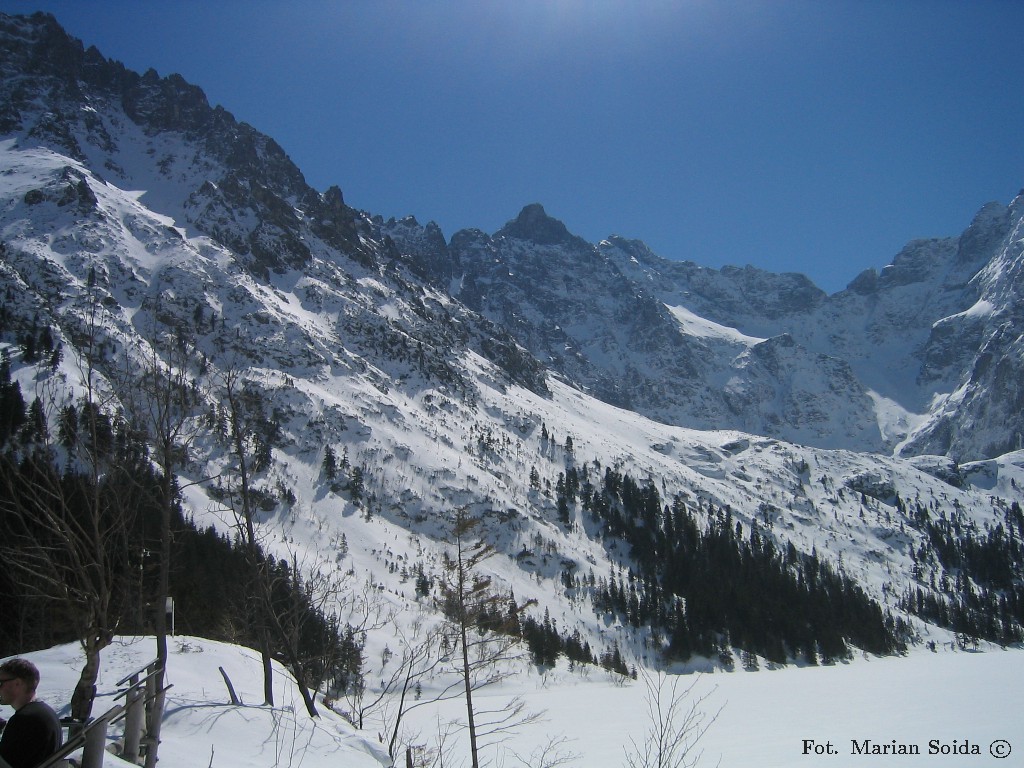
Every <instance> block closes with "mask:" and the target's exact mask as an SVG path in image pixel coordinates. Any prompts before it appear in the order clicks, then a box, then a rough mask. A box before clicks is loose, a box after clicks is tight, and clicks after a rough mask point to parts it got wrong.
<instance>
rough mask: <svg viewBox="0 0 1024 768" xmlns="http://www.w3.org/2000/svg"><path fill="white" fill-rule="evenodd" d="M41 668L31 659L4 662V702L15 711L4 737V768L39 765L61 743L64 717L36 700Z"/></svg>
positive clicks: (0, 740) (0, 751)
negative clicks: (61, 721)
mask: <svg viewBox="0 0 1024 768" xmlns="http://www.w3.org/2000/svg"><path fill="white" fill-rule="evenodd" d="M38 686H39V670H38V669H37V668H36V665H35V664H33V663H32V662H31V661H29V660H28V659H8V660H7V661H5V662H3V663H2V664H0V704H6V705H7V706H9V707H11V708H12V709H13V710H14V714H13V715H11V719H10V720H8V721H7V725H6V726H5V727H4V731H3V735H2V736H0V768H35V766H37V765H39V764H40V763H42V762H43V761H44V760H45V759H46V758H47V757H49V756H50V755H52V754H53V753H54V752H56V751H57V749H58V748H59V747H60V745H61V741H62V738H61V730H60V720H59V719H58V717H57V713H56V712H54V711H53V709H52V708H51V707H50V706H49V705H48V704H46V703H45V702H42V701H39V700H38V699H36V688H37V687H38Z"/></svg>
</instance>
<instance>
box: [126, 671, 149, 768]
mask: <svg viewBox="0 0 1024 768" xmlns="http://www.w3.org/2000/svg"><path fill="white" fill-rule="evenodd" d="M129 686H130V687H129V689H128V694H127V696H126V697H125V709H126V714H125V719H124V753H123V757H124V759H125V760H127V761H128V762H130V763H137V762H138V761H139V743H140V741H141V739H142V729H143V726H144V725H145V717H146V700H145V697H144V696H143V693H142V691H141V690H140V687H139V675H138V673H136V674H134V675H132V677H131V681H130V683H129Z"/></svg>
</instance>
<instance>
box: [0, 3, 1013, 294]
mask: <svg viewBox="0 0 1024 768" xmlns="http://www.w3.org/2000/svg"><path fill="white" fill-rule="evenodd" d="M0 10H2V11H4V12H8V13H28V12H31V11H34V10H46V11H49V12H52V13H53V14H54V15H55V16H56V17H57V19H58V20H59V21H60V22H61V23H62V24H63V25H64V26H65V28H67V29H68V31H69V32H70V33H71V34H72V35H74V36H76V37H79V38H81V39H82V40H83V41H84V42H85V43H86V45H90V44H94V45H96V46H97V48H99V49H100V51H101V52H102V53H103V54H104V55H106V56H107V57H109V58H113V59H117V60H120V61H122V62H124V64H125V65H126V66H128V67H130V68H132V69H135V70H138V71H144V70H145V69H147V68H149V67H153V68H155V69H156V70H157V71H158V72H159V73H160V74H162V75H167V74H170V73H172V72H177V73H180V74H181V75H183V76H184V77H185V78H186V79H187V80H189V81H190V82H193V83H195V84H196V85H199V86H200V87H201V88H203V90H204V91H205V92H206V94H207V96H208V97H209V99H210V101H211V102H212V103H215V104H221V105H223V106H224V107H225V108H226V109H228V110H229V111H231V112H232V113H233V114H234V115H235V117H236V118H238V119H239V120H244V121H246V122H248V123H251V124H252V125H253V126H255V127H256V128H257V129H259V130H261V131H263V132H265V133H267V134H269V135H270V136H272V137H273V138H274V139H276V140H277V141H278V143H279V144H281V146H282V147H284V149H285V151H286V152H287V153H288V154H289V155H290V156H291V158H292V159H293V160H294V161H295V162H296V164H297V165H298V166H299V167H300V168H301V169H302V171H303V173H304V174H305V176H306V179H307V180H308V181H309V182H310V184H312V185H313V186H314V187H316V188H317V189H320V190H323V189H326V187H328V186H330V185H331V184H337V185H339V186H340V187H341V189H342V191H343V192H344V194H345V199H346V202H348V203H349V204H350V205H352V206H354V207H357V208H361V209H364V210H367V211H370V212H371V213H377V214H381V215H383V216H385V217H389V216H396V217H401V216H404V215H407V214H412V215H415V216H416V217H417V218H418V219H419V220H420V221H421V222H426V221H429V220H434V221H436V222H438V224H440V225H441V228H442V229H443V230H444V232H445V234H446V235H447V236H449V237H450V236H451V235H452V233H454V232H455V231H456V230H458V229H461V228H463V227H477V228H480V229H483V230H485V231H488V232H493V231H495V230H496V229H498V228H500V227H501V226H502V225H503V224H504V223H505V222H506V221H508V220H509V219H511V218H514V217H515V215H516V214H517V213H518V212H519V210H520V208H521V207H522V206H523V205H526V204H528V203H533V202H539V203H542V204H543V205H544V207H545V208H546V210H547V211H548V213H549V214H550V215H552V216H555V217H556V218H559V219H561V220H562V221H564V222H565V224H566V226H567V227H568V228H569V229H570V230H571V231H572V232H574V233H576V234H579V235H581V236H583V237H585V238H586V239H588V240H590V241H592V242H597V241H598V240H600V239H602V238H603V237H606V236H607V235H609V234H619V235H623V236H625V237H631V238H639V239H641V240H644V241H645V242H646V243H647V244H648V245H649V246H650V247H651V248H652V249H653V250H654V251H655V252H656V253H658V254H660V255H661V256H664V257H666V258H672V259H689V260H692V261H695V262H697V263H699V264H704V265H707V266H713V267H719V266H722V265H725V264H735V265H740V266H742V265H745V264H753V265H755V266H758V267H761V268H764V269H768V270H771V271H776V272H785V271H796V272H803V273H805V274H807V275H809V276H810V277H811V278H812V279H813V280H814V281H815V282H816V283H817V284H818V285H819V286H821V287H822V288H824V289H826V290H828V291H836V290H840V289H841V288H843V287H844V286H845V285H846V283H848V282H849V281H850V280H852V279H853V278H854V277H855V276H856V275H857V274H858V273H859V272H860V271H861V270H863V269H865V268H867V267H876V268H880V267H882V266H884V265H885V264H887V263H889V261H891V259H892V257H893V256H894V255H895V254H896V253H897V252H898V251H899V249H900V248H901V247H902V246H903V245H904V244H905V243H906V242H907V241H908V240H910V239H912V238H917V237H932V236H946V235H955V234H959V232H960V231H962V230H963V229H964V228H965V227H966V226H967V225H968V224H969V223H970V220H971V218H972V216H973V215H974V213H975V212H976V211H977V210H978V209H979V208H980V207H981V206H982V205H983V204H984V203H986V202H988V201H990V200H997V201H1000V202H1003V203H1007V202H1009V201H1010V200H1011V199H1012V198H1013V197H1014V196H1015V195H1016V194H1017V192H1018V191H1019V190H1020V189H1021V188H1022V187H1024V140H1022V136H1024V134H1022V129H1024V64H1022V61H1024V59H1022V57H1021V50H1022V48H1021V40H1022V38H1024V3H1022V2H1019V1H1018V0H971V2H964V1H961V0H929V1H927V2H926V1H925V0H902V1H895V0H889V1H887V2H875V1H874V0H850V1H849V2H844V1H841V0H808V1H806V2H802V1H798V0H745V1H743V2H740V1H739V0H717V1H712V0H678V1H677V2H664V1H662V0H649V1H648V2H641V1H638V0H635V1H634V2H626V0H591V1H590V2H584V0H545V1H543V2H542V1H541V0H510V1H509V2H488V0H475V1H474V2H463V0H450V1H448V2H437V1H434V0H416V1H415V2H414V1H413V0H409V1H408V2H394V1H390V0H349V1H348V2H346V1H345V0H333V1H331V2H328V1H327V0H316V1H314V0H291V2H266V1H263V0H246V1H245V2H235V1H233V0H215V1H214V2H209V0H203V1H202V2H199V1H196V0H177V1H176V2H169V1H168V2H164V1H162V0H145V1H143V0H103V2H98V1H96V2H94V1H93V0H65V1H64V2H52V1H50V2H47V1H45V0H39V1H38V2H21V1H20V0H0Z"/></svg>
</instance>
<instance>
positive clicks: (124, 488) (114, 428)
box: [0, 301, 148, 720]
mask: <svg viewBox="0 0 1024 768" xmlns="http://www.w3.org/2000/svg"><path fill="white" fill-rule="evenodd" d="M98 312H99V309H98V302H96V301H91V302H90V304H89V306H88V307H87V310H86V322H85V331H84V332H83V333H82V336H83V338H82V339H81V340H80V342H79V345H78V348H79V349H80V350H81V352H80V354H79V357H78V368H79V372H80V381H79V382H78V385H79V388H80V391H81V396H80V397H79V399H78V400H77V402H70V401H64V402H62V401H61V399H60V395H59V394H58V389H59V387H58V386H57V384H56V383H54V384H53V386H52V387H50V388H49V391H47V392H41V393H40V396H39V397H37V399H38V401H39V402H40V403H41V404H42V408H43V412H42V414H41V415H40V424H39V425H38V429H37V434H36V435H35V439H34V443H33V444H32V445H29V446H24V447H23V448H22V450H21V451H20V453H19V452H13V453H11V452H9V453H7V454H5V455H4V456H3V457H2V459H0V519H2V521H3V534H2V536H0V539H2V542H0V547H2V554H3V561H4V565H5V567H7V568H8V570H9V572H10V575H11V577H12V578H13V579H14V581H15V582H16V584H17V586H18V588H19V589H20V590H22V591H23V593H24V594H25V595H26V597H33V598H36V599H40V600H42V601H45V602H48V603H50V604H52V605H54V606H55V607H56V608H57V610H58V611H59V615H60V616H61V617H62V618H63V619H64V620H65V621H67V622H68V624H69V625H70V627H71V628H72V629H73V631H74V632H75V634H76V635H77V637H78V638H79V641H80V642H81V645H82V649H83V651H84V653H85V664H84V666H83V668H82V671H81V675H80V678H79V680H78V683H77V685H76V686H75V690H74V693H73V695H72V699H71V715H72V717H74V718H76V719H79V720H85V719H87V718H88V717H89V715H90V713H91V712H92V704H93V699H94V698H95V694H96V678H97V675H98V672H99V664H100V653H101V651H102V650H103V649H104V648H105V647H106V646H107V645H109V644H110V642H111V641H112V639H113V637H114V634H115V632H116V630H117V627H118V625H119V622H120V620H121V618H122V616H123V614H124V609H125V601H126V598H127V595H129V594H132V593H133V592H134V591H135V590H133V589H132V588H131V587H132V586H133V582H134V579H135V572H134V569H132V568H130V567H129V565H128V564H129V562H130V559H131V557H132V555H133V554H136V553H135V550H137V547H136V546H135V545H134V544H133V543H132V542H131V535H132V530H133V528H134V516H135V512H136V506H137V505H138V504H141V503H144V502H143V501H141V500H140V499H138V494H137V493H136V492H137V490H138V488H139V485H138V484H137V483H136V482H134V478H135V477H138V476H144V475H145V474H146V473H147V471H148V464H147V462H146V460H145V456H144V454H143V453H142V452H141V451H140V450H138V447H137V445H136V444H135V443H134V442H133V441H132V440H131V438H130V436H128V434H127V430H126V429H125V428H124V422H123V420H121V419H120V418H119V417H118V416H117V402H116V399H115V398H114V396H113V394H112V392H111V391H110V389H109V387H107V386H105V385H104V383H103V382H104V379H103V377H102V376H101V375H100V373H99V371H98V368H97V363H98V362H99V361H100V359H101V358H102V356H103V354H104V351H105V345H104V343H103V342H102V341H101V340H100V338H99V327H100V323H99V320H98ZM51 425H54V426H56V431H57V433H58V437H59V442H56V441H55V440H54V439H53V432H54V429H53V428H51ZM61 463H63V464H64V469H63V470H62V469H60V468H59V466H60V464H61Z"/></svg>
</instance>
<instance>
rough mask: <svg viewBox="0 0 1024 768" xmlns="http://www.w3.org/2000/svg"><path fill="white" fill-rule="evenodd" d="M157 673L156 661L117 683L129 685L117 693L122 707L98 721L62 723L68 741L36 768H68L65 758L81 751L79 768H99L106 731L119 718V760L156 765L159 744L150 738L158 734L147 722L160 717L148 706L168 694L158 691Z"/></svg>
mask: <svg viewBox="0 0 1024 768" xmlns="http://www.w3.org/2000/svg"><path fill="white" fill-rule="evenodd" d="M159 672H160V663H159V661H151V662H150V663H149V664H147V665H146V666H144V667H140V668H139V669H138V670H136V671H135V672H132V673H131V674H128V675H125V676H124V677H123V678H121V679H120V680H118V681H117V685H118V686H122V685H124V684H125V683H127V684H128V687H127V688H125V689H123V690H122V691H120V692H118V694H117V696H116V697H115V701H116V700H117V699H120V698H122V697H123V698H124V700H125V702H124V704H115V705H114V706H113V707H111V708H110V709H108V710H107V711H106V712H104V713H103V714H102V715H100V716H99V717H95V718H92V719H91V720H89V721H88V722H85V723H83V722H80V721H77V720H65V721H62V723H63V724H64V725H65V726H66V727H67V729H68V737H67V739H66V740H65V742H64V744H63V745H62V746H61V748H60V749H58V750H57V751H56V752H54V753H53V754H52V755H50V757H48V758H47V759H46V761H45V762H43V763H40V764H39V765H38V766H37V768H63V766H66V765H67V758H68V756H69V755H70V754H71V753H73V752H75V751H76V750H78V749H82V765H81V768H102V767H103V753H104V752H105V751H106V746H107V728H108V727H109V726H110V725H111V724H112V723H116V722H117V721H119V720H121V719H122V718H123V719H124V721H125V724H124V743H123V746H122V749H121V755H120V757H121V759H122V760H126V761H127V762H129V763H135V764H138V763H139V760H140V758H142V757H145V758H146V764H147V765H155V764H156V750H157V746H158V743H157V740H156V739H155V738H150V736H149V734H152V733H157V732H158V731H156V730H155V729H154V727H153V722H151V719H150V718H151V717H159V716H160V715H159V713H154V711H153V708H150V707H148V706H147V705H148V704H149V703H150V702H152V701H154V700H155V699H156V697H157V696H158V695H162V694H163V693H164V692H165V691H166V690H167V688H164V689H163V690H162V691H161V690H159V689H158V687H157V686H158V685H159V684H160V675H159V674H158V673H159ZM168 687H169V686H168ZM147 715H149V716H150V717H147Z"/></svg>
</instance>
